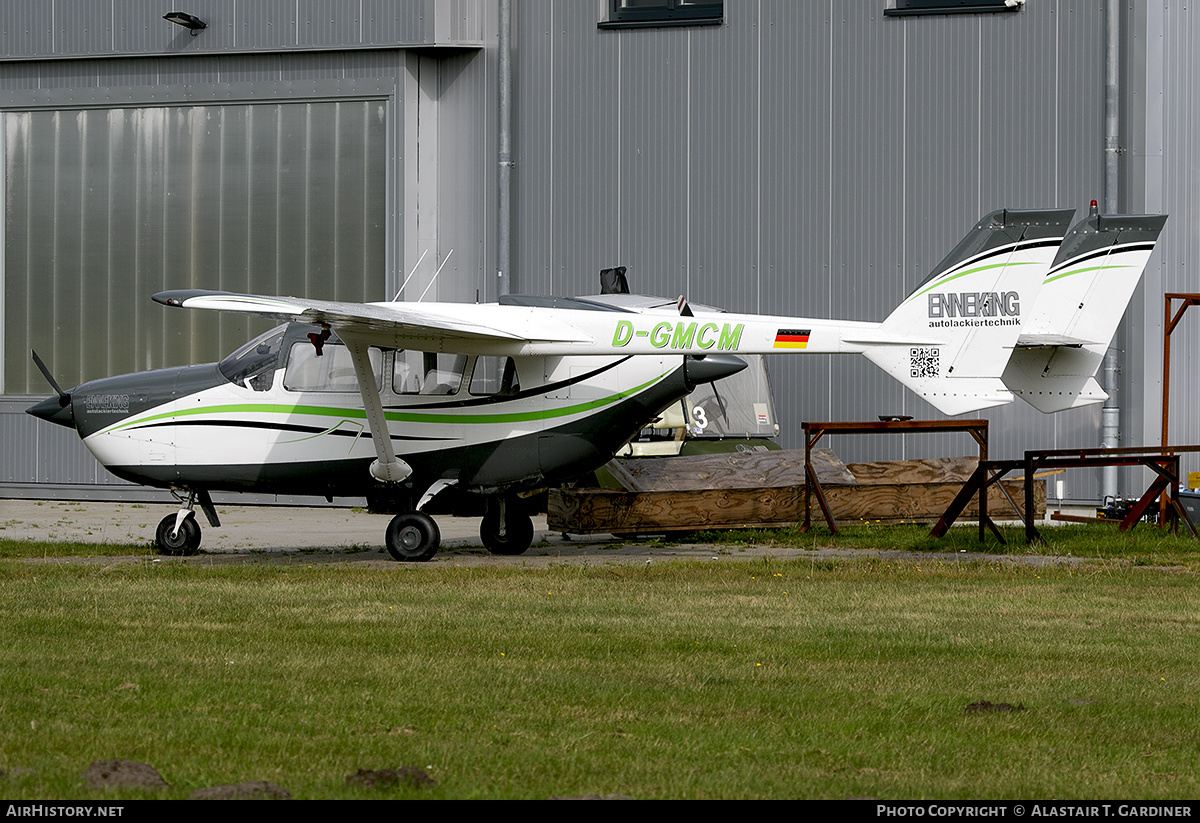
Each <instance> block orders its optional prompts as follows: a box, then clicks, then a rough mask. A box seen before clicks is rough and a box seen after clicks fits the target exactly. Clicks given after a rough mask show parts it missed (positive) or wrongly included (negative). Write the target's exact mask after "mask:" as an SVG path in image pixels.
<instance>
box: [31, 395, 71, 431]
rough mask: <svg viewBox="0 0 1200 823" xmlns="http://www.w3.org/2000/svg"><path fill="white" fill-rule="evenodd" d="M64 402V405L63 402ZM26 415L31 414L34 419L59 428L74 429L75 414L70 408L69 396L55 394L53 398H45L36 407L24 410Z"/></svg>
mask: <svg viewBox="0 0 1200 823" xmlns="http://www.w3.org/2000/svg"><path fill="white" fill-rule="evenodd" d="M64 400H66V402H65V403H64V402H63V401H64ZM25 413H26V414H32V415H33V416H34V417H40V418H41V419H43V420H49V421H50V422H51V423H57V424H58V425H60V426H66V427H68V428H71V429H73V428H75V413H74V411H72V407H71V396H70V395H69V394H57V395H55V396H54V397H47V398H46V399H45V400H43V401H42V402H41V403H38V404H37V405H36V406H30V407H29V408H27V409H26V410H25Z"/></svg>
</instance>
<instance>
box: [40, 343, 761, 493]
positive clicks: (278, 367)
mask: <svg viewBox="0 0 1200 823" xmlns="http://www.w3.org/2000/svg"><path fill="white" fill-rule="evenodd" d="M313 332H314V326H312V325H311V324H307V323H292V324H287V325H284V326H280V327H277V328H276V329H273V330H272V331H270V332H268V333H266V334H264V335H262V336H260V337H259V338H257V339H255V340H253V341H251V342H250V343H248V344H246V345H245V346H243V347H242V348H241V349H239V350H238V351H236V352H234V353H233V354H231V355H230V356H229V357H226V358H225V359H224V360H222V361H221V362H220V363H210V364H206V365H198V366H187V367H182V368H171V369H160V370H156V371H151V372H144V373H140V374H132V375H124V376H119V377H111V378H105V379H101V380H95V381H91V382H88V383H84V384H82V385H80V386H77V387H76V388H74V389H72V390H71V392H70V393H69V394H70V402H69V413H68V409H66V408H64V409H62V410H61V411H59V412H57V413H56V414H55V413H49V412H53V411H54V409H53V408H52V407H53V406H56V405H57V403H55V402H53V401H56V400H57V398H52V399H51V400H48V401H45V402H44V403H43V404H41V406H45V407H47V410H48V413H42V414H39V416H42V417H46V418H47V419H52V420H54V422H60V423H68V422H69V423H70V424H72V425H73V426H74V427H75V428H76V429H77V431H78V432H79V435H80V437H81V438H82V439H83V442H84V443H85V444H86V446H87V448H88V449H89V450H90V451H91V452H92V454H93V455H95V457H96V458H97V460H99V461H100V462H101V463H102V464H103V465H104V466H106V467H107V468H108V469H109V470H110V471H112V472H113V473H114V474H116V475H117V476H119V477H122V478H124V479H127V480H130V481H133V482H136V483H141V484H146V485H152V486H161V487H181V488H193V489H199V488H203V489H210V490H255V491H259V492H267V493H288V494H311V495H322V496H357V495H362V494H364V493H366V492H367V491H368V489H369V488H370V486H371V485H372V483H373V481H372V479H371V476H370V473H369V471H368V467H369V465H370V464H371V462H372V461H373V460H374V459H375V457H376V451H375V448H374V447H373V445H372V440H371V437H370V432H369V430H368V428H367V422H366V416H365V413H364V411H363V403H362V399H361V395H360V393H359V389H358V384H357V381H356V380H355V375H354V368H353V364H352V362H351V358H350V356H349V353H348V350H347V348H346V347H345V346H343V345H341V343H340V341H338V339H337V338H336V336H333V337H327V338H325V339H315V340H314V339H313V338H314V337H316V338H320V335H314V334H313ZM724 360H725V361H726V362H725V365H724V366H723V365H722V360H721V358H706V359H705V360H703V361H693V364H692V366H691V369H692V370H693V374H692V377H693V379H692V380H691V381H689V374H688V365H687V363H686V362H685V358H683V357H682V356H680V355H678V354H673V353H669V352H668V353H662V354H650V355H640V356H629V355H625V354H613V355H606V356H557V355H549V356H507V355H505V356H499V355H463V354H457V355H455V354H446V353H439V352H431V351H415V350H412V349H391V348H386V349H384V348H376V349H372V351H371V364H372V368H373V370H374V371H375V376H376V380H377V387H378V390H379V395H380V399H381V400H382V403H383V406H384V411H385V414H386V418H387V424H388V432H389V436H390V439H391V442H392V444H393V447H394V449H395V451H396V454H397V456H398V457H400V458H402V459H403V460H404V461H405V462H407V463H408V464H409V465H410V466H412V467H413V476H412V478H410V480H409V482H408V485H409V486H410V487H411V488H412V490H413V493H415V494H418V495H419V494H420V493H422V492H423V491H424V490H425V489H426V488H428V487H429V486H430V485H431V484H433V483H434V482H436V481H439V480H443V481H453V483H454V484H456V485H457V486H458V487H459V488H462V489H464V490H473V491H481V492H494V491H501V490H509V489H519V488H522V487H526V488H536V487H539V486H544V485H547V484H550V483H555V482H559V481H562V480H565V479H568V478H570V477H573V476H576V475H578V474H581V473H584V472H587V471H590V470H592V469H594V468H596V467H597V466H599V465H602V464H603V463H604V462H606V461H607V460H608V459H609V458H610V457H611V456H612V454H613V453H614V452H615V451H616V450H617V449H619V448H620V447H621V446H622V445H623V444H624V443H625V442H627V441H628V440H629V439H630V438H631V437H632V436H633V435H635V434H636V433H637V432H638V430H639V429H641V428H642V427H644V426H645V425H646V424H647V423H649V421H651V420H652V419H653V418H654V417H655V416H657V415H658V414H659V413H660V412H661V411H662V410H663V409H665V408H666V407H667V406H669V405H670V404H672V403H674V402H676V401H677V400H679V399H680V398H681V397H683V396H684V395H686V394H687V393H688V392H689V391H690V390H691V388H692V385H694V383H695V382H702V381H704V380H707V379H712V378H711V377H710V376H708V374H707V372H711V371H712V370H714V369H716V370H717V371H721V370H722V369H724V372H723V373H726V374H727V373H732V371H734V370H736V368H737V363H736V362H733V363H730V362H728V361H732V360H733V358H725V359H724ZM706 361H707V365H702V364H705V363H706ZM705 370H707V371H705ZM702 371H704V372H705V374H704V375H699V374H697V373H696V372H702ZM696 377H700V379H698V380H697V379H694V378H696ZM36 408H38V407H35V409H36ZM31 411H33V410H31ZM34 413H35V414H38V412H36V411H34Z"/></svg>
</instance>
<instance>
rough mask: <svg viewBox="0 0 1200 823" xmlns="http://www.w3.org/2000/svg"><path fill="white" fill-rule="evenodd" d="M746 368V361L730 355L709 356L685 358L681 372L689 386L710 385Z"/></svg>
mask: <svg viewBox="0 0 1200 823" xmlns="http://www.w3.org/2000/svg"><path fill="white" fill-rule="evenodd" d="M744 368H746V361H745V360H743V359H742V358H740V357H734V356H733V355H732V354H709V355H706V356H704V357H686V358H684V361H683V370H684V373H685V374H686V375H687V382H688V384H689V385H692V386H698V385H700V384H701V383H712V382H714V381H716V380H720V379H721V378H722V377H729V375H731V374H737V373H738V372H740V371H741V370H742V369H744Z"/></svg>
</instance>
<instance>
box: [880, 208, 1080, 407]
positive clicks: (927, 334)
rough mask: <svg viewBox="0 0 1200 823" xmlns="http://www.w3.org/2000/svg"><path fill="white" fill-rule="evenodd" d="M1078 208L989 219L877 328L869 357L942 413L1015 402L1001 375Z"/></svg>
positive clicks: (998, 215) (997, 215) (1008, 211)
mask: <svg viewBox="0 0 1200 823" xmlns="http://www.w3.org/2000/svg"><path fill="white" fill-rule="evenodd" d="M1073 214H1074V211H1073V210H1072V209H1003V210H1000V211H995V212H992V213H991V214H988V215H986V216H985V217H983V218H982V219H981V220H980V221H979V222H978V223H977V224H976V225H975V226H974V227H973V228H972V229H971V231H970V232H969V233H968V234H967V236H966V237H964V238H963V240H962V241H961V242H960V243H959V244H958V245H957V246H956V247H955V248H954V250H953V251H951V252H950V254H949V255H947V256H946V258H945V259H944V260H943V261H942V262H941V263H940V264H938V266H937V267H936V268H935V269H934V270H933V273H932V274H931V275H930V276H929V277H928V278H926V280H925V281H924V282H923V283H921V285H919V286H918V287H917V288H916V289H915V290H914V291H913V293H912V294H911V295H909V297H908V298H907V299H906V300H905V301H904V302H903V303H901V304H900V305H899V306H898V307H897V308H896V310H895V311H893V312H892V313H891V314H890V315H889V316H888V318H887V319H886V320H884V321H883V324H882V325H881V327H880V331H881V332H882V333H883V335H884V336H885V337H894V338H898V339H905V340H921V341H928V343H927V344H924V345H914V344H911V343H907V344H904V345H897V344H886V343H885V344H881V345H877V346H871V347H869V348H868V349H867V350H866V351H865V352H864V353H865V355H866V356H867V358H868V359H870V360H871V361H872V362H873V363H875V364H876V365H878V366H879V367H881V368H882V369H884V370H885V371H886V372H888V374H890V375H892V376H893V377H895V378H896V379H897V380H899V381H900V382H901V383H903V384H904V385H905V386H907V387H908V388H910V389H912V390H913V391H914V392H916V393H917V394H919V395H920V396H921V397H923V398H925V399H926V400H927V401H929V402H930V403H931V404H932V405H934V406H936V407H937V408H938V409H940V410H941V411H943V412H945V413H946V414H961V413H963V412H967V411H972V410H974V409H980V408H985V407H987V406H996V405H1001V404H1003V403H1010V402H1012V393H1011V392H1010V391H1009V390H1008V388H1007V387H1006V386H1005V385H1004V383H1003V382H1002V381H1001V379H1000V376H1001V375H1002V374H1003V372H1004V367H1005V364H1006V363H1007V361H1008V358H1009V355H1010V354H1011V353H1012V350H1013V347H1014V346H1015V345H1016V342H1017V338H1018V336H1019V335H1020V333H1021V329H1022V327H1023V326H1024V324H1025V319H1026V316H1027V314H1028V312H1029V309H1030V307H1031V306H1033V305H1034V304H1035V301H1036V300H1037V297H1038V292H1039V291H1040V289H1041V286H1042V282H1043V280H1044V279H1045V278H1046V274H1047V272H1048V271H1049V270H1050V264H1051V263H1052V261H1053V260H1054V257H1055V254H1056V253H1057V251H1058V247H1059V244H1060V243H1061V242H1062V239H1063V236H1064V234H1065V233H1066V230H1067V227H1068V226H1069V225H1070V221H1071V217H1072V216H1073Z"/></svg>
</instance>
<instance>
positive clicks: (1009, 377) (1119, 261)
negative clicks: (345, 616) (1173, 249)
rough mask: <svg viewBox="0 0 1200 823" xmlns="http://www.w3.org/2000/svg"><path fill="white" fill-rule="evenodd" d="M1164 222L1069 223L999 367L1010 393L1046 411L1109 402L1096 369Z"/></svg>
mask: <svg viewBox="0 0 1200 823" xmlns="http://www.w3.org/2000/svg"><path fill="white" fill-rule="evenodd" d="M1166 220H1167V218H1166V216H1165V215H1111V216H1109V215H1089V216H1088V217H1086V218H1085V219H1083V220H1081V221H1080V222H1079V223H1077V224H1076V225H1075V226H1073V227H1072V228H1071V231H1070V232H1068V234H1067V236H1066V238H1065V239H1064V240H1063V243H1062V246H1061V247H1060V249H1059V252H1058V256H1057V257H1056V258H1055V259H1054V262H1053V264H1052V265H1051V267H1050V271H1049V272H1048V273H1047V274H1046V278H1045V282H1044V283H1043V284H1042V290H1041V293H1040V295H1039V296H1038V299H1037V302H1036V303H1035V304H1034V306H1033V311H1032V312H1031V313H1030V316H1029V318H1028V319H1027V321H1026V324H1025V326H1024V327H1023V329H1022V331H1021V336H1020V337H1019V338H1018V341H1017V349H1016V351H1015V352H1014V353H1013V356H1012V358H1011V359H1010V360H1009V363H1008V366H1007V367H1006V368H1005V370H1004V383H1005V385H1007V386H1008V388H1009V389H1010V390H1011V391H1012V392H1013V394H1015V395H1016V396H1018V397H1020V398H1022V399H1023V400H1025V401H1026V402H1028V403H1029V404H1030V405H1032V406H1033V407H1034V408H1036V409H1038V410H1039V411H1042V412H1046V413H1050V412H1056V411H1062V410H1064V409H1069V408H1074V407H1077V406H1085V405H1088V404H1091V403H1101V402H1103V401H1104V400H1105V399H1107V397H1108V395H1107V394H1105V392H1104V390H1103V389H1102V388H1101V387H1100V385H1099V383H1097V382H1096V380H1095V374H1096V370H1097V369H1098V368H1099V367H1100V364H1101V362H1102V361H1103V360H1104V352H1105V350H1106V349H1107V348H1108V345H1109V343H1110V342H1111V341H1112V338H1113V336H1114V335H1115V334H1116V331H1117V326H1118V324H1119V323H1120V322H1121V318H1122V317H1123V316H1124V314H1125V309H1126V307H1127V306H1128V305H1129V301H1130V299H1131V298H1132V297H1133V292H1134V290H1135V289H1136V288H1137V285H1138V283H1139V282H1140V281H1141V277H1142V272H1144V271H1145V268H1146V263H1147V262H1148V261H1149V259H1150V254H1151V252H1153V251H1154V246H1155V244H1156V243H1157V241H1158V237H1159V234H1160V233H1161V232H1162V229H1163V226H1164V225H1165V224H1166Z"/></svg>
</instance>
